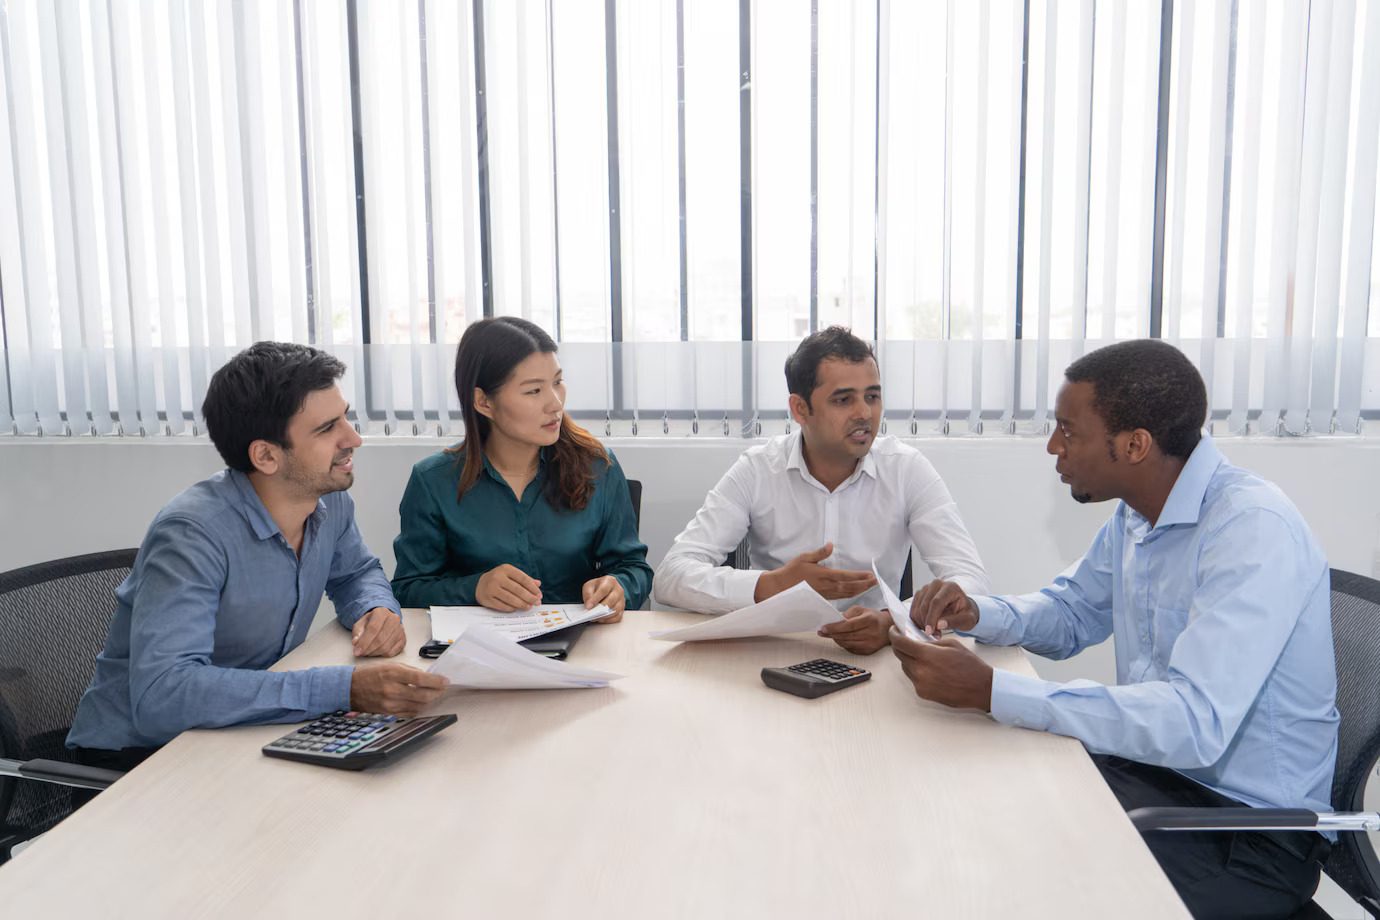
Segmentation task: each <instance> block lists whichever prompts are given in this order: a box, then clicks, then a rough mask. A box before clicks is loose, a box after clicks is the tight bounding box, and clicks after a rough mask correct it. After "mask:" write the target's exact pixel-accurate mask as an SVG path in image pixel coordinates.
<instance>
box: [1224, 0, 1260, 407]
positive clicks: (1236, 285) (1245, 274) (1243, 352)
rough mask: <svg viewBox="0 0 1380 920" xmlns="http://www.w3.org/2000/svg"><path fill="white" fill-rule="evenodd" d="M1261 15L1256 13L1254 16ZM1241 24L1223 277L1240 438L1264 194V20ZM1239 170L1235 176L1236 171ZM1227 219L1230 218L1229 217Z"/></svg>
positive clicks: (1245, 17)
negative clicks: (1231, 309)
mask: <svg viewBox="0 0 1380 920" xmlns="http://www.w3.org/2000/svg"><path fill="white" fill-rule="evenodd" d="M1257 12H1260V11H1257ZM1241 13H1242V15H1241V22H1242V23H1243V24H1248V25H1249V26H1250V28H1248V29H1247V30H1246V41H1245V42H1241V43H1240V45H1239V47H1240V52H1239V53H1240V57H1238V59H1237V68H1238V71H1239V73H1240V74H1241V75H1242V76H1241V78H1240V79H1238V80H1237V83H1236V85H1237V91H1238V93H1243V98H1244V101H1245V106H1244V108H1242V111H1241V122H1240V129H1239V133H1238V134H1237V139H1236V141H1234V142H1233V144H1232V170H1233V176H1232V205H1231V207H1232V211H1233V212H1234V216H1233V217H1232V230H1231V233H1232V242H1233V245H1232V248H1231V254H1230V256H1229V261H1228V268H1227V275H1228V281H1229V282H1231V285H1232V287H1231V290H1232V292H1233V299H1234V301H1235V308H1236V323H1235V328H1234V330H1233V336H1234V339H1235V341H1234V343H1233V346H1232V396H1231V414H1230V415H1229V416H1228V418H1227V431H1228V432H1230V433H1231V434H1245V433H1247V431H1248V430H1249V428H1248V425H1249V422H1248V412H1249V410H1250V387H1251V360H1252V339H1253V336H1254V332H1253V330H1254V318H1255V299H1256V289H1255V278H1256V259H1257V251H1256V223H1257V218H1258V212H1257V208H1256V202H1257V200H1258V198H1259V196H1260V195H1261V194H1263V192H1264V190H1263V189H1261V187H1260V158H1261V144H1262V143H1263V140H1262V138H1261V136H1260V109H1261V97H1262V95H1263V90H1262V89H1261V88H1260V87H1261V84H1262V79H1261V78H1262V74H1263V72H1264V59H1265V55H1264V48H1265V17H1264V15H1258V16H1251V11H1250V10H1249V8H1243V9H1242V10H1241ZM1238 169H1239V173H1238V172H1237V170H1238ZM1229 216H1230V215H1229Z"/></svg>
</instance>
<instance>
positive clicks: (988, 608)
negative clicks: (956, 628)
mask: <svg viewBox="0 0 1380 920" xmlns="http://www.w3.org/2000/svg"><path fill="white" fill-rule="evenodd" d="M973 603H975V604H977V609H978V621H977V625H976V626H974V627H973V628H972V629H970V630H967V631H966V632H959V635H960V636H972V637H973V638H974V639H976V640H977V641H979V642H982V643H984V644H986V645H999V644H1003V643H1002V641H1001V638H1002V635H1003V634H1004V633H1005V632H1006V631H1007V630H1009V629H1010V628H1011V626H1012V624H1013V623H1015V617H1013V616H1012V615H1011V611H1010V610H1009V609H1008V608H1007V606H1006V605H1005V604H1001V603H998V602H997V601H996V600H995V599H994V598H990V597H983V596H981V595H979V596H978V597H974V598H973Z"/></svg>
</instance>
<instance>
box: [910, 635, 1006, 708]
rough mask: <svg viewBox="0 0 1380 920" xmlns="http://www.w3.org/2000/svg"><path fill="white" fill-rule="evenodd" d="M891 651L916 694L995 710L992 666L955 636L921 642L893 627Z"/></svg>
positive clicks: (938, 700) (959, 706) (939, 701)
mask: <svg viewBox="0 0 1380 920" xmlns="http://www.w3.org/2000/svg"><path fill="white" fill-rule="evenodd" d="M891 650H892V651H893V652H895V653H896V658H897V659H898V660H899V661H900V662H901V670H902V671H905V672H906V677H908V678H910V682H911V685H912V686H913V687H915V695H916V696H918V697H920V698H921V699H925V700H933V701H934V702H936V703H943V704H944V705H945V706H953V707H955V708H958V709H981V710H982V711H983V712H990V711H991V709H992V666H991V665H989V664H988V663H987V662H985V661H983V660H982V659H981V658H979V657H978V656H977V655H975V654H973V652H971V651H970V650H969V649H968V647H967V646H965V645H964V644H963V643H962V642H960V641H959V640H958V639H956V638H954V637H953V636H945V637H944V638H943V639H940V640H939V641H938V642H917V641H916V640H914V639H911V638H909V637H908V636H903V635H902V634H901V631H900V630H899V629H897V628H896V627H895V626H893V627H891Z"/></svg>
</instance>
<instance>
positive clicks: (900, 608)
mask: <svg viewBox="0 0 1380 920" xmlns="http://www.w3.org/2000/svg"><path fill="white" fill-rule="evenodd" d="M872 574H873V575H875V576H877V586H878V587H879V588H881V589H882V600H884V601H886V609H887V611H888V612H890V614H891V622H893V623H895V624H896V628H897V629H899V630H900V631H901V632H902V633H904V634H905V635H907V636H909V637H910V638H912V639H914V640H915V641H916V642H933V641H934V637H933V636H931V635H930V634H929V633H927V632H925V631H924V630H923V629H921V628H920V627H919V626H916V625H915V621H914V620H912V619H911V618H910V611H909V610H907V609H906V605H905V604H904V603H902V602H901V599H900V598H899V597H897V596H896V595H895V594H894V593H892V590H891V588H889V587H888V586H887V583H886V582H884V581H882V575H881V573H880V572H878V571H877V560H876V559H873V560H872Z"/></svg>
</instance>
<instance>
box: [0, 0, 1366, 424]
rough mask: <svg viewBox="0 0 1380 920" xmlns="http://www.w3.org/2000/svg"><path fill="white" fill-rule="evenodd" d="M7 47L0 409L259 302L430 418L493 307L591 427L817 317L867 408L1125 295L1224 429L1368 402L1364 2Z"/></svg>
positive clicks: (1067, 341) (990, 410) (1020, 378)
mask: <svg viewBox="0 0 1380 920" xmlns="http://www.w3.org/2000/svg"><path fill="white" fill-rule="evenodd" d="M0 65H2V66H0V333H3V344H4V347H3V351H0V435H3V434H10V433H14V434H18V435H36V434H45V435H54V434H76V435H83V434H96V435H107V434H124V435H147V436H159V435H194V434H196V433H197V432H199V431H201V430H202V427H203V426H202V422H201V419H200V418H199V415H198V411H199V406H200V402H201V398H202V395H203V393H204V390H205V386H206V382H207V380H208V378H209V375H210V374H211V373H212V372H213V371H214V369H215V368H216V367H217V366H218V365H219V364H220V363H222V362H223V361H224V360H225V359H226V358H227V357H228V356H229V355H231V354H233V353H234V352H235V351H237V350H238V349H240V348H242V347H244V346H245V345H247V344H249V343H250V342H252V341H255V340H258V339H265V338H275V339H286V340H293V341H299V342H306V343H311V344H315V345H318V346H320V347H323V348H326V349H328V350H331V351H333V352H335V353H337V354H339V355H340V356H341V357H342V358H343V359H344V360H345V362H346V363H347V365H348V366H349V368H350V372H349V375H348V377H347V379H346V381H345V387H346V390H347V397H348V398H349V399H350V401H351V402H352V404H353V406H354V410H353V411H354V414H355V417H356V420H357V423H358V424H359V426H360V428H361V430H364V431H366V432H367V433H389V434H411V433H414V432H416V433H422V434H455V433H457V432H458V431H459V430H460V429H459V424H460V422H459V412H458V406H457V405H456V402H455V396H454V394H453V393H452V392H451V383H450V369H451V368H450V364H451V361H452V356H453V350H454V343H455V342H456V341H458V339H459V336H460V335H461V333H462V332H463V330H464V328H465V326H466V325H467V324H468V323H469V322H471V321H473V320H475V319H477V318H479V317H484V316H495V315H518V316H523V317H527V318H529V319H531V320H533V321H535V322H537V323H539V324H541V325H542V326H543V327H545V328H547V329H548V330H550V331H551V332H552V333H553V334H554V335H555V336H556V337H557V339H558V340H559V341H560V342H561V343H562V349H561V350H562V360H563V363H564V365H565V367H566V370H567V377H568V379H569V381H570V383H571V387H570V399H571V402H570V410H571V411H572V413H573V414H575V415H577V416H579V417H582V418H585V419H592V420H594V422H595V423H596V424H595V425H594V427H595V428H596V430H598V429H599V428H600V426H602V429H603V431H604V432H605V433H610V434H638V435H650V436H656V435H664V434H671V435H684V434H700V435H729V434H732V435H738V434H748V435H751V434H755V433H766V432H769V431H772V430H779V429H780V427H782V426H784V425H786V424H787V415H786V410H785V406H786V394H785V386H784V381H783V379H782V373H781V367H782V362H783V361H784V358H785V356H786V354H787V353H789V351H790V350H791V349H792V348H793V347H794V343H795V342H796V341H798V339H799V338H800V337H801V336H802V335H804V334H806V333H808V332H810V331H811V330H814V329H818V328H821V327H822V326H825V325H828V324H831V323H842V324H845V325H848V326H851V327H852V328H853V329H854V331H855V332H857V333H858V334H859V335H861V336H863V337H865V338H868V339H870V340H872V341H874V342H875V343H876V345H877V349H878V354H879V356H880V359H881V365H882V369H883V375H884V387H885V395H886V403H887V419H888V424H889V425H890V426H891V427H892V430H893V432H896V433H903V434H904V433H923V432H931V431H936V430H938V431H943V432H946V433H952V434H967V433H979V432H983V431H984V428H985V430H986V432H987V433H996V432H1007V433H1038V432H1043V431H1044V430H1046V429H1047V426H1048V424H1049V421H1050V413H1051V410H1052V405H1053V396H1054V393H1055V392H1056V391H1057V388H1058V385H1059V382H1060V380H1061V378H1062V375H1061V370H1062V368H1063V366H1064V365H1065V364H1066V363H1067V362H1068V361H1070V360H1072V359H1073V358H1075V357H1076V356H1078V355H1079V354H1081V353H1083V352H1086V351H1087V350H1089V349H1091V348H1094V347H1097V346H1098V345H1100V344H1103V343H1105V342H1109V341H1113V340H1117V339H1125V338H1131V337H1138V336H1155V337H1159V338H1163V339H1166V340H1168V341H1171V342H1173V343H1175V344H1176V345H1178V346H1179V347H1180V348H1182V349H1183V350H1184V352H1185V353H1186V354H1188V355H1189V356H1190V358H1192V359H1193V360H1194V361H1195V363H1197V365H1198V366H1199V368H1200V369H1201V370H1202V372H1203V374H1204V377H1205V378H1206V379H1207V381H1208V383H1209V389H1210V394H1211V396H1210V399H1211V404H1212V417H1213V425H1214V428H1215V430H1216V431H1217V432H1218V433H1219V434H1227V433H1229V434H1248V433H1265V434H1295V435H1299V434H1306V433H1315V434H1316V433H1331V432H1340V433H1354V432H1356V431H1358V430H1359V429H1360V426H1361V424H1362V420H1363V419H1365V418H1370V417H1374V416H1375V414H1376V413H1377V412H1380V392H1377V391H1378V390H1380V380H1377V378H1378V377H1380V364H1378V363H1377V348H1380V346H1377V344H1376V343H1377V342H1380V309H1377V310H1372V309H1371V303H1372V300H1373V299H1374V295H1375V293H1376V291H1377V285H1378V284H1380V279H1373V278H1372V274H1373V272H1372V268H1373V267H1374V266H1375V265H1376V264H1377V259H1380V241H1378V240H1377V239H1376V234H1375V232H1374V229H1375V217H1376V213H1375V197H1376V179H1377V142H1378V141H1380V2H1375V0H1312V2H1309V0H1279V2H1272V3H1268V4H1264V3H1249V2H1241V0H1202V2H1197V3H1189V2H1175V0H1140V2H1107V0H1102V2H1098V0H993V2H984V3H967V2H961V0H926V2H900V0H855V2H849V0H815V2H811V3H800V2H787V0H463V2H455V0H444V2H443V0H407V2H383V0H310V2H306V0H293V2H278V0H205V2H203V0H150V2H135V0H0Z"/></svg>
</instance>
